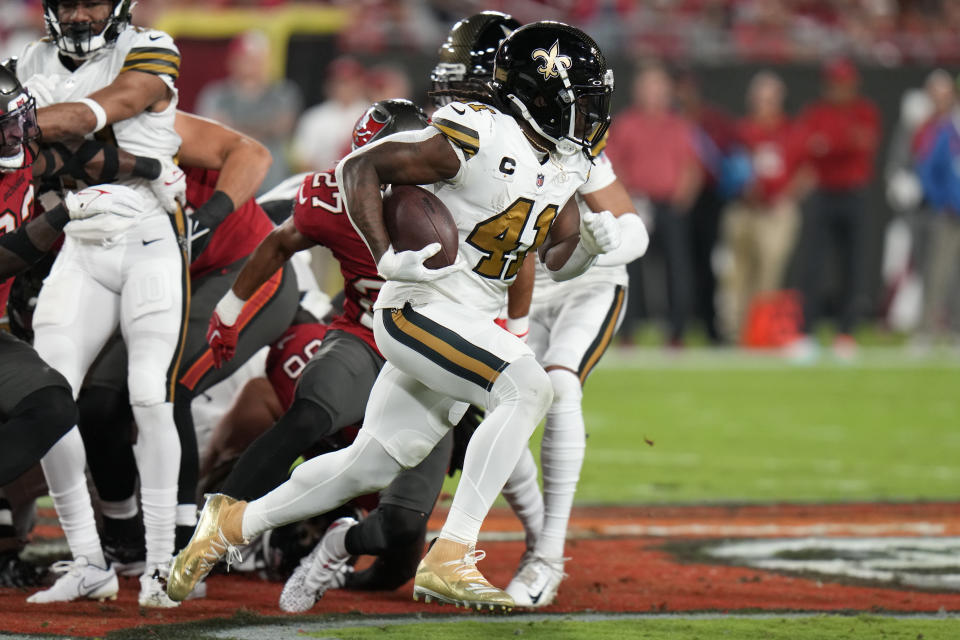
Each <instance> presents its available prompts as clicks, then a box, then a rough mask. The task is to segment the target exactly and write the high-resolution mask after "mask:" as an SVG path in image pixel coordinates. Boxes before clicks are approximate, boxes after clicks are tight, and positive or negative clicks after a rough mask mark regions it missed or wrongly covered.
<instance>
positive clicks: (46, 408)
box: [29, 387, 77, 431]
mask: <svg viewBox="0 0 960 640" xmlns="http://www.w3.org/2000/svg"><path fill="white" fill-rule="evenodd" d="M29 398H30V400H29V402H30V405H31V406H32V407H36V411H35V413H36V416H37V419H38V420H41V421H42V422H43V424H50V425H57V426H60V427H65V429H64V431H66V429H69V428H70V427H72V426H73V425H75V424H76V423H77V405H76V403H75V402H74V401H73V394H71V393H70V391H69V390H68V389H65V388H63V387H45V388H43V389H40V390H38V391H34V392H33V393H31V394H30V396H29Z"/></svg>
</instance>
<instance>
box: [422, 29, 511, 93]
mask: <svg viewBox="0 0 960 640" xmlns="http://www.w3.org/2000/svg"><path fill="white" fill-rule="evenodd" d="M519 27H520V22H519V21H518V20H515V19H514V18H512V17H511V16H509V15H507V14H505V13H500V12H499V11H484V12H482V13H477V14H474V15H472V16H470V17H469V18H464V19H463V20H461V21H460V22H458V23H457V24H455V25H453V28H452V29H450V34H449V35H448V36H447V40H446V42H444V43H443V44H442V45H440V53H439V57H440V61H439V62H437V66H435V67H434V68H433V72H432V73H431V74H430V82H431V83H432V90H431V91H430V97H432V98H433V101H434V103H435V104H436V106H437V107H442V106H444V105H445V104H448V103H450V102H452V101H453V100H456V99H457V97H458V96H462V95H463V93H464V92H471V93H476V92H481V93H487V92H488V91H489V88H488V83H489V82H490V78H491V77H492V76H493V58H494V56H495V55H496V53H497V47H499V46H500V43H501V42H503V39H504V38H506V37H507V36H508V35H510V34H511V33H513V31H514V30H516V29H517V28H519Z"/></svg>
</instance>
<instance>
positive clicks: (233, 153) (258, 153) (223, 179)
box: [216, 138, 273, 203]
mask: <svg viewBox="0 0 960 640" xmlns="http://www.w3.org/2000/svg"><path fill="white" fill-rule="evenodd" d="M271 164H273V157H272V156H271V155H270V151H268V150H267V148H266V147H264V146H263V145H262V144H260V143H258V142H256V141H254V140H250V139H248V138H240V139H239V140H238V142H237V144H236V145H235V146H234V147H232V148H231V149H230V151H229V152H228V153H227V155H226V157H225V158H224V161H223V167H221V169H220V176H219V177H218V178H217V187H216V188H217V191H222V192H224V193H225V194H227V195H228V196H229V197H230V199H231V200H232V201H233V202H234V203H241V202H246V201H247V200H249V199H250V198H252V197H254V196H255V195H257V190H258V189H259V188H260V185H261V184H262V183H263V179H264V178H265V177H267V172H268V171H269V170H270V165H271Z"/></svg>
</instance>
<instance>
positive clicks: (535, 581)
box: [507, 551, 567, 608]
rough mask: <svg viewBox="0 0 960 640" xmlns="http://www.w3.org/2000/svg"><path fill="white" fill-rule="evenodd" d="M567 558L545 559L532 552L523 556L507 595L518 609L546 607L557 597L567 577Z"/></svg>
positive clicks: (508, 587)
mask: <svg viewBox="0 0 960 640" xmlns="http://www.w3.org/2000/svg"><path fill="white" fill-rule="evenodd" d="M566 560H567V559H566V558H543V557H541V556H538V555H536V554H535V553H533V552H532V551H527V552H526V553H524V554H523V559H521V560H520V566H519V567H518V568H517V573H516V575H515V576H513V580H511V581H510V584H509V585H508V586H507V593H509V594H510V595H511V596H513V601H514V602H516V604H517V606H518V607H532V608H539V607H546V606H547V605H549V604H551V603H552V602H553V599H554V598H556V597H557V589H559V588H560V583H561V582H563V579H564V578H566V577H567V574H565V573H564V572H563V563H564V562H565V561H566Z"/></svg>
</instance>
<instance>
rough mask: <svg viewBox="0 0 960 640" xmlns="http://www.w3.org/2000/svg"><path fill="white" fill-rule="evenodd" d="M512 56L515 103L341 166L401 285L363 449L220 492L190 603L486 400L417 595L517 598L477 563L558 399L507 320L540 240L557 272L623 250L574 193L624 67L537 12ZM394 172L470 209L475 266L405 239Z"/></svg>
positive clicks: (509, 82) (175, 581) (409, 136)
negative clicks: (205, 584)
mask: <svg viewBox="0 0 960 640" xmlns="http://www.w3.org/2000/svg"><path fill="white" fill-rule="evenodd" d="M496 60H497V63H496V71H495V76H494V77H495V83H494V87H493V90H494V92H495V94H496V99H495V100H493V99H491V98H488V99H491V101H494V102H496V103H497V104H499V105H501V106H502V108H503V109H504V112H501V110H500V108H494V107H492V106H489V105H487V104H484V103H479V102H478V103H451V104H450V105H447V106H446V107H444V108H442V109H440V110H438V111H437V112H436V113H434V115H433V127H431V128H428V129H425V130H423V131H419V132H411V133H400V134H396V135H394V136H390V137H387V138H386V139H384V140H383V141H381V142H379V143H377V144H373V145H369V146H367V147H364V148H363V149H360V150H358V151H357V152H355V153H353V154H351V155H350V156H348V157H347V158H345V159H344V160H343V161H342V162H341V164H340V165H339V166H338V168H337V181H338V184H339V185H340V189H341V193H343V194H344V199H345V203H346V206H347V212H348V214H349V215H350V218H351V221H352V222H353V223H354V226H355V227H356V228H357V230H358V232H359V233H360V234H361V235H362V236H363V237H364V239H365V240H366V242H367V244H368V246H369V247H370V250H371V253H372V254H373V256H374V258H375V259H376V260H377V265H378V269H379V271H380V273H381V275H383V276H384V278H385V279H386V280H387V281H388V282H387V283H386V284H385V285H384V287H383V288H382V289H381V291H380V295H379V297H378V299H377V302H376V304H375V306H374V308H375V310H376V311H375V316H374V335H375V336H376V340H377V345H378V346H379V347H380V350H381V351H382V353H383V354H384V356H386V358H387V360H388V362H387V364H386V365H385V366H384V368H383V370H382V372H381V374H380V376H379V377H378V378H377V381H376V383H375V384H374V387H373V390H372V392H371V395H370V399H369V401H368V404H367V412H366V415H365V416H364V427H363V429H361V431H360V434H359V435H358V437H357V440H356V441H355V442H354V444H353V445H351V446H350V447H347V448H346V449H343V450H341V451H339V452H335V453H332V454H328V455H325V456H320V457H318V458H314V459H313V460H311V461H308V462H307V463H305V464H302V465H300V466H299V467H297V469H296V470H295V471H294V473H293V474H292V476H291V478H290V480H289V481H288V482H286V483H284V484H283V485H281V486H280V487H278V488H277V489H276V490H274V491H272V492H271V493H269V494H267V495H266V496H264V497H263V498H261V499H259V500H255V501H253V502H251V503H249V504H247V503H244V502H238V501H234V500H232V499H230V498H227V497H226V496H223V495H216V496H213V497H212V498H210V499H209V500H208V501H207V504H206V505H205V506H204V511H203V513H202V514H201V516H200V522H199V524H198V525H197V530H196V532H195V533H194V537H193V539H192V540H191V542H190V544H189V545H188V546H187V548H186V549H184V551H183V552H181V554H180V555H179V556H178V557H177V558H176V560H175V562H174V565H173V568H172V569H171V572H170V577H169V580H168V586H167V592H168V594H170V596H171V597H173V598H174V599H180V598H184V597H186V595H187V594H188V593H189V592H190V590H191V589H192V587H193V585H194V584H195V583H196V581H198V580H199V579H201V578H202V576H203V575H205V574H206V573H207V572H208V571H209V570H210V568H212V563H213V562H215V561H216V559H217V558H220V557H222V556H223V555H225V554H231V555H234V553H235V549H233V547H234V546H235V545H236V544H239V543H241V542H242V541H244V540H247V539H249V538H251V537H253V536H255V535H257V534H259V533H261V532H263V531H265V530H267V529H269V528H272V527H276V526H279V525H281V524H283V523H285V522H291V521H294V520H297V519H301V518H304V517H307V516H309V515H312V514H314V513H320V512H324V511H328V510H329V509H331V508H333V507H335V506H336V505H338V504H341V503H342V502H344V501H345V500H347V499H349V498H350V497H353V496H356V495H361V494H363V493H366V492H369V491H373V490H377V489H380V488H382V487H383V486H385V485H386V484H388V483H389V482H390V481H391V480H392V479H393V477H395V476H396V475H397V474H398V473H399V472H400V471H401V470H403V469H405V468H410V467H412V466H414V465H416V464H417V463H418V462H420V460H422V459H423V458H424V456H426V455H427V454H428V453H429V452H430V451H431V450H432V449H433V447H434V445H435V444H436V443H437V442H438V441H439V440H440V438H442V437H443V436H444V435H445V434H446V432H447V430H448V429H449V428H450V427H451V426H452V425H453V424H456V422H457V421H458V420H459V417H460V415H462V413H463V412H464V411H465V410H466V403H468V402H469V403H475V404H478V405H481V406H484V407H486V408H487V410H488V413H487V416H486V418H485V419H484V421H483V422H482V423H481V424H480V426H479V427H478V428H477V430H476V432H475V433H474V436H473V438H472V440H471V442H470V444H469V447H468V449H467V453H466V456H465V460H464V469H463V476H462V478H461V481H460V486H459V488H458V490H457V495H456V497H455V498H454V502H453V505H452V507H451V511H450V515H449V517H448V519H447V522H446V524H445V525H444V527H443V530H442V532H441V534H440V538H439V539H438V540H437V541H436V542H435V544H434V545H433V546H432V548H431V550H430V551H429V552H428V553H427V555H426V557H425V558H424V559H423V561H422V562H421V563H420V567H419V568H418V570H417V576H416V578H415V586H414V596H415V597H417V596H419V595H423V596H425V597H427V598H436V599H439V600H442V601H446V602H455V603H459V604H464V605H466V606H477V607H490V608H493V607H511V606H513V600H512V598H510V596H509V595H507V594H506V593H505V592H503V591H502V590H500V589H497V588H495V587H493V586H492V585H491V584H490V583H489V582H488V581H487V580H486V579H485V578H484V577H483V575H482V574H480V572H479V571H478V570H477V569H476V562H477V560H479V559H480V558H482V555H483V554H482V552H477V551H476V550H475V547H474V545H475V543H476V540H477V536H478V534H479V529H480V526H481V524H482V522H483V519H484V517H485V516H486V514H487V512H488V510H489V508H490V505H491V504H492V502H493V500H494V499H495V497H496V496H497V494H498V493H499V492H500V489H501V488H502V487H503V484H504V482H505V481H506V479H507V477H508V476H509V474H510V472H511V471H512V470H513V468H514V467H515V466H516V462H517V460H518V458H519V456H520V453H521V451H522V450H523V449H524V447H525V446H526V442H527V440H528V439H529V437H530V434H531V433H532V432H533V430H534V428H535V426H536V424H537V423H538V422H539V421H540V419H541V418H542V417H543V415H544V413H545V411H546V409H547V406H548V405H549V403H550V401H551V399H552V395H553V394H552V390H551V388H550V380H549V378H548V377H547V375H546V373H545V372H544V371H543V369H542V367H540V365H538V364H537V362H536V360H535V358H534V356H533V353H532V352H531V351H530V349H529V348H528V347H527V346H526V345H525V344H524V343H523V342H522V341H520V340H519V339H517V338H516V337H514V336H512V335H510V334H509V333H507V332H505V331H502V330H500V329H499V328H497V327H496V326H495V325H494V324H493V319H494V318H495V317H496V314H497V313H498V312H499V310H500V308H501V307H502V306H503V303H504V294H505V291H506V287H507V286H508V285H509V283H510V282H512V281H513V279H514V278H515V277H516V274H517V272H518V271H519V269H520V265H521V263H522V260H523V256H525V255H526V253H527V252H528V251H530V250H532V249H536V248H537V247H540V252H541V256H542V257H543V259H544V260H545V262H546V264H547V266H548V267H549V268H550V269H551V272H552V273H553V275H554V277H556V278H559V279H564V278H572V277H575V276H576V275H579V274H580V273H582V272H583V271H584V270H585V269H586V268H588V267H589V266H590V265H591V264H593V263H594V262H595V261H596V256H597V255H598V254H600V253H604V252H606V251H609V250H612V249H615V248H616V246H617V245H618V244H619V235H618V228H617V225H616V222H615V220H614V219H613V216H612V214H610V213H609V212H607V213H604V214H588V215H585V216H583V217H582V218H581V216H580V214H579V211H578V209H577V207H576V204H575V202H573V203H568V201H569V200H570V198H571V196H573V194H574V193H575V191H576V190H577V188H579V187H580V186H581V185H582V184H583V183H584V182H585V181H586V180H587V178H588V175H589V172H590V169H591V167H592V162H591V160H590V158H589V157H588V153H587V152H588V150H589V149H590V147H591V146H592V144H593V143H595V142H596V141H597V140H598V139H599V138H601V137H602V136H603V133H604V131H605V130H606V127H607V125H608V123H609V97H610V91H611V90H612V75H611V74H609V73H608V71H607V68H606V61H605V60H604V58H603V55H602V54H601V53H600V50H599V48H598V47H597V46H596V44H595V43H594V42H593V41H592V40H591V39H590V38H589V37H588V36H587V35H586V34H584V33H583V32H581V31H579V30H577V29H573V28H571V27H568V26H567V25H563V24H560V23H534V24H531V25H527V26H526V27H523V28H521V29H518V30H517V31H515V32H513V34H511V36H510V37H508V38H507V39H506V40H505V41H504V42H503V44H502V45H501V47H500V49H499V51H498V53H497V58H496ZM381 184H426V185H430V187H429V188H430V189H432V190H433V191H434V193H436V194H437V196H438V197H439V198H440V199H441V200H442V201H443V202H444V204H446V206H447V208H448V209H449V210H450V211H451V213H452V214H453V216H454V219H455V220H456V223H457V227H458V229H459V232H460V245H459V257H458V264H456V265H453V266H451V267H446V268H443V269H438V270H430V269H427V268H426V267H424V266H423V261H424V260H425V259H427V258H428V257H430V256H431V255H433V254H435V253H436V252H437V251H438V250H439V247H438V246H437V245H428V246H427V247H425V248H424V249H421V250H420V251H401V252H399V253H397V252H395V251H394V250H393V249H392V248H391V247H390V240H389V237H388V236H387V233H386V230H385V228H384V224H383V213H382V200H381V195H380V185H381ZM551 224H553V226H552V228H551ZM578 227H579V229H580V233H579V234H578V233H577V229H578ZM541 245H542V246H541Z"/></svg>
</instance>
